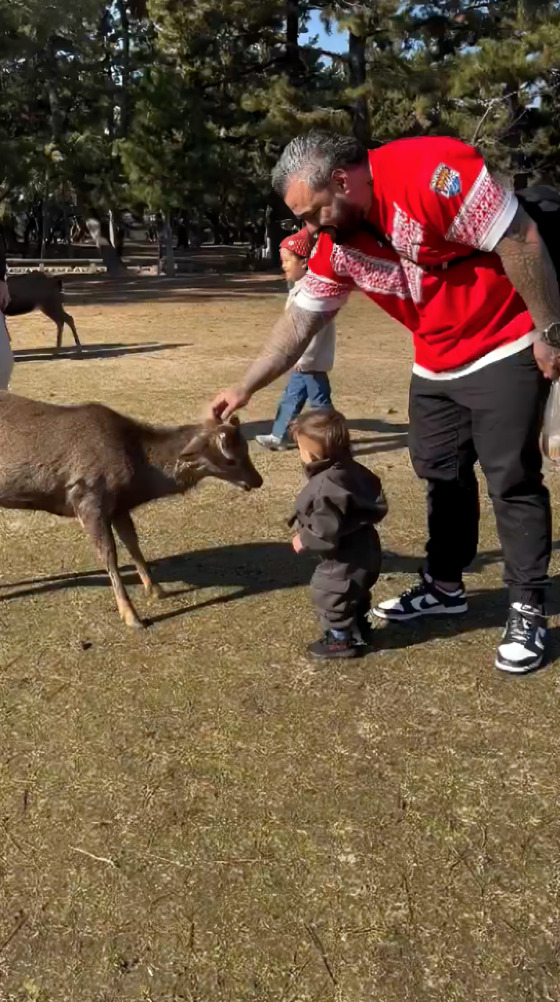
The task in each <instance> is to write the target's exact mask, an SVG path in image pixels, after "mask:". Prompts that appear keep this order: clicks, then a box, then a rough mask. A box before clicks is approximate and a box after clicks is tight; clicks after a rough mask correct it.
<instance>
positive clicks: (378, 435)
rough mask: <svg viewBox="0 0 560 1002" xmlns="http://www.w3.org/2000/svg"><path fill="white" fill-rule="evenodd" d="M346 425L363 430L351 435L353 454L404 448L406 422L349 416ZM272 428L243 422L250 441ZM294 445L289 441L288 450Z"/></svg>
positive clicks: (406, 432) (293, 447) (262, 423)
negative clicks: (360, 434)
mask: <svg viewBox="0 0 560 1002" xmlns="http://www.w3.org/2000/svg"><path fill="white" fill-rule="evenodd" d="M348 427H349V428H350V431H351V432H363V433H365V435H364V436H356V435H353V436H352V452H353V453H354V456H356V457H359V456H367V455H370V454H371V453H374V452H393V451H394V450H396V449H405V448H406V447H407V444H408V424H396V423H394V422H392V421H383V420H381V419H379V418H349V419H348ZM271 430H272V422H271V421H248V422H247V423H246V424H245V423H244V424H243V434H244V436H245V438H246V439H247V440H248V441H249V442H251V441H254V439H255V438H256V437H257V435H269V434H270V432H271ZM295 448H296V446H295V445H294V444H293V443H290V444H289V446H288V449H289V450H295Z"/></svg>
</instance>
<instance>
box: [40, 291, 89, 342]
mask: <svg viewBox="0 0 560 1002" xmlns="http://www.w3.org/2000/svg"><path fill="white" fill-rule="evenodd" d="M40 310H41V313H44V314H45V316H46V317H48V318H49V320H52V322H53V323H54V324H56V351H57V352H59V351H60V349H61V348H62V335H63V333H64V324H68V326H69V328H70V330H71V331H72V335H73V337H74V341H75V342H76V348H77V349H78V351H81V350H82V344H81V341H80V339H79V337H78V331H77V330H76V324H75V323H74V317H73V316H71V315H70V313H66V311H65V309H64V307H63V305H62V303H61V302H57V303H43V304H42V305H41V306H40Z"/></svg>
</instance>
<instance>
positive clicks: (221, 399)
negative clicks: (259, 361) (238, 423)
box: [211, 386, 251, 421]
mask: <svg viewBox="0 0 560 1002" xmlns="http://www.w3.org/2000/svg"><path fill="white" fill-rule="evenodd" d="M250 399H251V394H250V393H247V391H246V390H244V389H243V387H242V386H229V387H228V389H227V390H220V392H219V393H218V394H217V395H216V396H215V397H214V399H213V401H212V405H211V406H212V411H213V413H214V414H215V415H216V417H217V418H221V419H222V420H223V421H227V419H228V417H230V416H231V415H232V414H233V413H234V411H238V410H239V409H240V408H241V407H246V406H247V404H248V403H249V400H250Z"/></svg>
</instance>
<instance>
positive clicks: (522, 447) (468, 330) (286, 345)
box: [213, 132, 560, 672]
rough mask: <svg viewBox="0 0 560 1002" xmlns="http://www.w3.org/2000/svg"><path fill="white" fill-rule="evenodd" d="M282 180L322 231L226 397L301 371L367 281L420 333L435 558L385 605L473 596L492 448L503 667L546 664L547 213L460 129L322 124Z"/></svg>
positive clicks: (555, 299) (408, 608)
mask: <svg viewBox="0 0 560 1002" xmlns="http://www.w3.org/2000/svg"><path fill="white" fill-rule="evenodd" d="M273 183H274V187H275V189H276V190H277V191H278V192H279V193H280V194H282V195H283V197H284V199H285V201H286V204H287V206H288V207H289V209H290V210H291V211H292V212H293V213H294V215H295V216H296V217H297V218H298V219H299V220H301V221H302V222H305V223H306V224H307V227H308V229H309V230H310V231H311V233H315V232H319V239H318V241H317V244H316V248H315V251H314V254H313V256H312V258H311V261H310V265H309V270H308V273H307V276H306V278H305V279H304V281H303V282H302V285H301V288H300V289H299V290H298V294H297V296H296V297H295V300H294V302H293V304H292V306H291V308H290V310H289V311H288V312H287V313H286V314H285V316H283V317H282V318H281V319H280V320H279V321H278V323H277V324H276V326H275V328H274V331H273V334H272V337H271V339H270V340H269V342H268V344H267V345H266V346H265V348H264V350H263V352H262V354H261V355H260V356H259V358H258V359H257V360H256V361H255V362H254V363H253V364H252V365H251V367H250V368H249V370H248V372H247V373H246V375H245V378H244V381H243V383H242V385H241V386H240V387H234V388H230V389H228V390H224V391H223V392H221V393H219V394H218V396H217V397H216V399H215V400H214V404H213V406H214V409H215V411H216V413H220V414H222V415H225V416H227V415H228V414H231V413H232V412H233V411H234V410H236V409H237V408H239V407H242V406H244V405H245V404H246V403H247V402H248V400H249V399H250V397H251V396H252V395H253V393H255V391H256V390H259V389H261V388H262V387H263V386H266V385H268V384H269V383H270V382H272V381H273V380H274V379H276V378H277V377H278V376H280V375H281V374H282V373H284V372H286V371H287V370H288V369H289V368H290V367H291V366H292V365H293V364H294V363H295V362H296V361H297V359H298V358H299V357H300V355H301V354H302V352H303V351H304V349H305V347H306V345H307V344H308V343H309V341H310V340H311V338H312V337H313V335H314V334H316V333H317V331H318V330H319V329H320V328H321V327H323V326H324V324H325V322H326V315H333V314H335V313H336V312H337V311H338V310H339V309H340V307H341V306H343V305H344V303H345V302H346V300H347V298H348V295H349V293H350V292H351V291H352V289H361V290H362V292H364V293H365V294H366V295H367V296H368V297H369V298H370V299H372V300H373V301H374V302H376V303H377V304H378V305H379V306H381V307H382V308H383V309H384V310H385V311H386V312H387V313H389V314H390V315H391V316H392V317H394V318H395V319H396V320H398V321H399V322H400V323H401V324H404V325H405V327H408V329H409V330H410V331H411V332H412V335H413V338H414V348H415V362H414V367H413V375H412V383H411V390H410V453H411V457H412V462H413V465H414V469H415V471H416V473H417V474H418V476H419V477H422V478H424V479H425V480H427V482H428V530H429V539H428V544H427V548H426V549H427V560H426V568H425V570H424V572H423V573H422V575H421V579H420V581H419V583H418V584H417V585H416V586H415V587H414V588H412V589H411V590H409V591H407V592H404V593H403V594H402V595H400V596H399V597H398V598H394V599H392V600H390V601H388V602H382V603H380V605H378V606H377V608H376V610H375V612H376V614H377V615H378V616H380V617H381V618H383V619H390V620H392V621H400V620H409V619H413V618H417V617H420V616H426V615H430V616H433V615H450V614H461V613H465V612H466V611H467V599H466V595H465V590H464V587H463V581H462V572H463V570H464V569H465V568H466V567H467V566H468V565H469V564H470V563H471V561H472V560H473V558H474V556H475V554H476V549H477V544H478V522H479V501H478V486H477V481H476V477H475V474H474V464H475V462H476V460H477V459H479V460H480V464H481V466H482V469H483V471H484V474H485V476H486V479H487V483H488V489H489V493H490V496H491V498H492V502H493V505H494V510H495V515H496V521H497V526H498V532H499V536H500V540H501V544H502V548H503V553H504V561H505V575H504V579H505V582H506V584H507V585H508V587H509V591H510V602H511V608H510V614H509V617H508V622H507V626H506V629H505V632H504V635H503V638H502V641H501V643H500V645H499V648H498V653H497V658H496V666H497V667H498V668H501V669H504V670H505V671H510V672H525V671H529V670H531V669H533V668H536V667H538V666H539V665H540V664H541V663H542V661H543V658H544V653H545V643H546V636H547V629H546V619H545V609H544V592H545V587H546V583H547V572H548V562H549V558H550V549H551V527H550V503H549V497H548V492H547V490H546V488H545V486H544V485H543V481H542V475H541V453H540V448H539V435H540V430H541V423H542V415H543V410H544V406H545V402H546V397H547V393H548V385H549V384H548V382H547V380H550V379H554V378H556V377H557V376H558V375H560V291H559V288H558V282H557V280H556V274H555V271H554V268H553V265H552V262H551V260H550V257H549V254H548V252H547V250H546V247H545V245H544V244H543V242H542V240H541V239H540V236H539V233H538V230H537V227H536V225H535V223H533V222H532V220H531V219H530V218H529V217H528V216H527V214H526V213H525V211H524V210H523V208H522V207H521V206H520V205H519V204H518V202H517V199H516V197H515V195H514V194H513V193H512V192H510V191H508V190H507V189H506V188H504V187H503V186H502V185H501V184H500V183H498V181H496V180H495V179H494V178H493V177H492V175H491V174H490V173H489V172H488V170H487V168H486V166H485V164H484V161H483V159H482V157H481V156H480V155H479V153H478V152H477V151H476V150H475V149H473V148H472V147H470V146H467V145H465V144H464V143H462V142H459V141H458V140H456V139H449V138H444V137H427V138H418V139H403V140H397V141H396V142H392V143H388V144H387V145H386V146H383V147H381V148H379V149H376V150H372V151H369V152H367V151H366V150H364V149H363V148H362V147H361V146H360V144H359V143H358V142H357V141H356V140H355V139H353V138H352V137H349V136H339V135H336V134H330V133H317V132H315V133H309V134H308V135H304V136H300V137H298V138H297V139H294V140H293V141H292V142H291V143H290V145H289V146H288V147H287V148H286V149H285V150H284V153H283V154H282V156H281V158H280V160H279V162H278V164H277V166H276V168H275V170H274V172H273Z"/></svg>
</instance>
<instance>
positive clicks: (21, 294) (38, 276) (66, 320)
mask: <svg viewBox="0 0 560 1002" xmlns="http://www.w3.org/2000/svg"><path fill="white" fill-rule="evenodd" d="M8 291H9V293H10V302H9V303H8V306H7V308H6V310H5V315H6V316H7V317H19V316H22V315H23V314H24V313H33V310H41V312H42V313H44V314H45V316H46V317H49V319H50V320H53V321H54V323H55V324H56V326H57V335H56V351H60V348H61V346H62V332H63V330H64V324H68V326H69V328H70V330H71V331H72V334H73V335H74V341H75V342H76V348H77V350H78V351H79V352H80V351H81V350H82V345H81V342H80V339H79V337H78V332H77V330H76V324H75V323H74V318H73V317H72V316H70V314H69V313H66V310H65V309H64V304H63V292H62V282H61V281H60V279H58V278H53V276H52V275H44V274H42V273H41V272H40V271H33V272H30V273H29V274H28V275H9V276H8Z"/></svg>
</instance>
